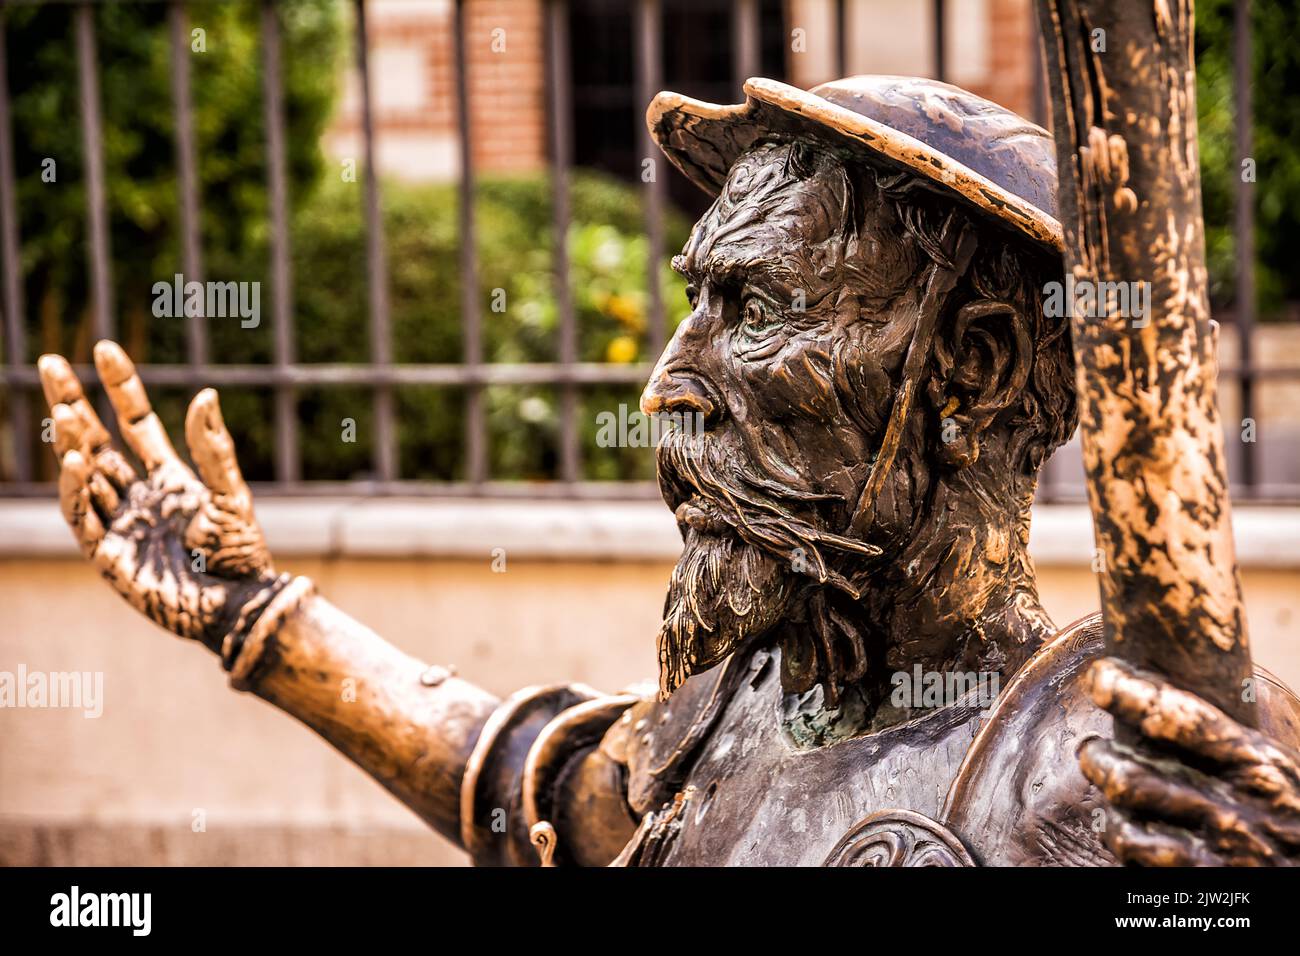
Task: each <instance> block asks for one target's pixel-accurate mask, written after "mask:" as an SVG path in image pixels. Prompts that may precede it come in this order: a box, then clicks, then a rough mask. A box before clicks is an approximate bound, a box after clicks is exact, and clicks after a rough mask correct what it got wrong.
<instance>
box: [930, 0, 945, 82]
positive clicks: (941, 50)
mask: <svg viewBox="0 0 1300 956" xmlns="http://www.w3.org/2000/svg"><path fill="white" fill-rule="evenodd" d="M945 6H946V4H945V3H944V2H943V0H934V3H933V7H932V9H933V18H934V33H933V36H932V40H933V43H934V48H933V56H934V78H935V79H936V80H946V79H947V77H948V62H947V59H948V58H947V52H948V51H947V46H948V44H947V42H946V37H945V36H944V34H945V33H946V32H947V30H946V24H945V23H944V8H945Z"/></svg>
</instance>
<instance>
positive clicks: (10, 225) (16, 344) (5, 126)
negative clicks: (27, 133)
mask: <svg viewBox="0 0 1300 956" xmlns="http://www.w3.org/2000/svg"><path fill="white" fill-rule="evenodd" d="M7 42H8V41H7V38H6V36H5V22H4V18H3V17H0V271H2V272H3V274H4V299H3V303H4V305H3V307H4V330H5V364H6V365H7V366H8V368H9V371H10V372H11V373H12V372H17V371H18V370H19V369H21V368H22V367H23V366H24V365H25V364H26V363H27V336H26V334H25V332H26V330H25V329H24V327H23V320H24V311H23V276H22V270H21V266H20V265H19V258H18V203H17V201H16V198H15V191H14V141H13V120H12V117H11V116H10V112H9V61H8V58H7V54H6V43H7ZM30 407H31V406H30V403H29V401H28V395H27V393H26V392H25V391H23V389H22V387H21V386H19V385H16V384H15V385H13V386H11V387H10V390H9V424H10V428H11V429H12V431H13V440H14V478H15V479H16V480H17V481H31V478H32V454H31V452H32V449H31V434H30V427H29V426H30V424H31V422H30V419H29V418H28V415H29V414H30Z"/></svg>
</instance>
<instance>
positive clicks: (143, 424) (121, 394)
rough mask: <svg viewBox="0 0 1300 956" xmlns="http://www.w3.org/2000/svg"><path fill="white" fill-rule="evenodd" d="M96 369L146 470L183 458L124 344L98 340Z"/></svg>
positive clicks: (120, 423) (129, 441)
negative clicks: (180, 456) (178, 454)
mask: <svg viewBox="0 0 1300 956" xmlns="http://www.w3.org/2000/svg"><path fill="white" fill-rule="evenodd" d="M95 369H96V370H97V371H98V372H99V378H100V381H102V382H103V383H104V390H105V391H106V392H108V400H109V401H110V402H112V403H113V409H114V411H116V412H117V422H118V426H119V427H120V428H121V429H122V438H123V439H124V440H125V441H126V443H127V445H128V446H129V447H130V448H131V450H132V451H133V452H135V453H136V455H137V456H138V457H139V459H140V462H141V464H143V465H144V467H145V470H146V471H154V470H155V469H156V468H158V467H159V466H161V465H164V464H171V463H176V464H179V463H180V458H179V457H177V455H176V449H175V448H173V447H172V443H171V439H169V438H168V437H167V431H166V429H164V428H163V424H162V420H161V419H160V418H159V417H158V415H157V414H156V413H155V412H154V410H153V406H152V405H150V404H149V396H148V395H146V394H145V390H144V383H143V382H141V381H140V376H139V375H137V374H136V371H135V365H134V364H133V363H132V362H131V360H130V359H129V358H128V357H127V354H126V353H125V352H124V351H122V347H121V346H120V345H118V344H117V343H116V342H110V341H109V340H107V339H104V340H102V341H100V342H97V343H95Z"/></svg>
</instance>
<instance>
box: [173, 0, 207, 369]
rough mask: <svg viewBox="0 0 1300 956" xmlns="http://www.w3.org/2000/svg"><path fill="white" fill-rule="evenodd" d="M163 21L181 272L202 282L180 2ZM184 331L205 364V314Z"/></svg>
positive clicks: (197, 360)
mask: <svg viewBox="0 0 1300 956" xmlns="http://www.w3.org/2000/svg"><path fill="white" fill-rule="evenodd" d="M167 22H168V25H169V26H170V28H171V57H172V62H171V68H172V109H173V113H174V115H175V119H176V182H177V187H178V189H179V200H180V211H181V269H182V270H183V271H184V273H185V281H186V282H203V281H204V277H203V246H202V239H201V228H202V227H201V224H200V219H199V216H200V212H199V189H198V164H197V161H196V159H195V151H194V104H193V98H192V97H191V95H190V42H189V32H190V29H189V16H188V13H187V11H186V8H185V4H184V3H171V4H169V5H168V7H167ZM185 335H186V351H187V354H188V355H189V360H190V364H191V365H206V364H207V361H208V337H207V317H206V316H204V315H191V316H187V317H186V323H185Z"/></svg>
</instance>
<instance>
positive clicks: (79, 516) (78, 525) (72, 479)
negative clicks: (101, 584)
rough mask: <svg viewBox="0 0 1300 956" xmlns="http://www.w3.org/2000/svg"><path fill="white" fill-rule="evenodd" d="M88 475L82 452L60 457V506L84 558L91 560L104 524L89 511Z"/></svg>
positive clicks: (101, 536) (88, 469)
mask: <svg viewBox="0 0 1300 956" xmlns="http://www.w3.org/2000/svg"><path fill="white" fill-rule="evenodd" d="M90 475H91V471H90V463H89V462H87V461H86V459H85V458H84V457H83V456H82V454H81V452H79V451H70V452H68V453H67V454H66V455H65V456H64V457H63V468H62V470H60V472H59V506H60V507H61V508H62V510H63V517H64V520H66V521H67V522H68V526H69V527H70V528H72V533H73V534H74V535H75V536H76V538H77V542H78V543H79V544H80V545H81V550H82V553H84V554H85V555H86V556H87V557H93V556H94V554H95V550H96V549H97V548H98V547H99V543H100V542H101V541H102V540H103V539H104V525H103V522H101V521H100V520H99V515H98V514H96V513H95V509H94V508H93V507H91V497H90Z"/></svg>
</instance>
